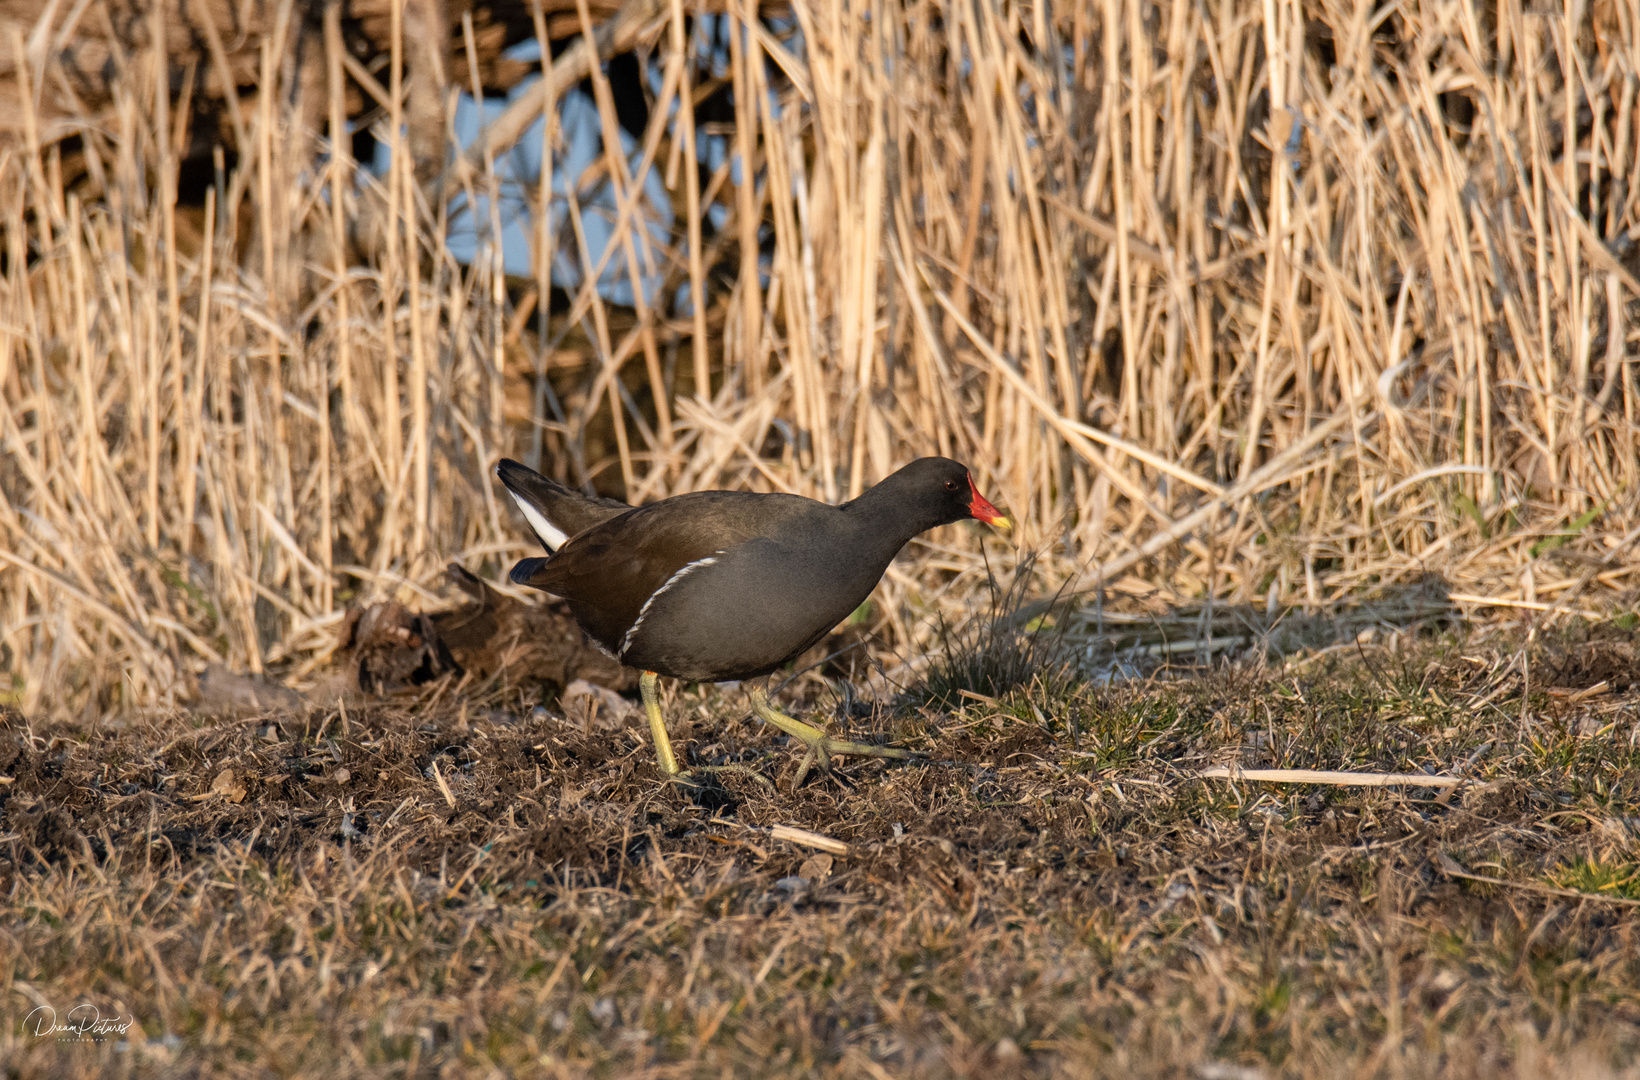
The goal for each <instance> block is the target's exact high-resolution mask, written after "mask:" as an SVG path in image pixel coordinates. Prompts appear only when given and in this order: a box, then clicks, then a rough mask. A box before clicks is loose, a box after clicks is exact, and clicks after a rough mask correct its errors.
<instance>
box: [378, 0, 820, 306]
mask: <svg viewBox="0 0 1640 1080" xmlns="http://www.w3.org/2000/svg"><path fill="white" fill-rule="evenodd" d="M765 26H766V27H768V28H769V30H770V31H771V32H772V33H774V34H775V35H776V36H777V37H779V38H781V39H782V41H783V42H784V44H785V45H786V47H787V48H788V49H790V50H791V51H792V53H793V54H794V55H797V56H799V57H801V56H803V55H804V53H805V51H806V50H805V48H804V42H803V40H802V33H801V32H800V31H799V30H798V29H797V27H796V25H795V23H794V22H792V21H791V20H766V21H765ZM729 33H730V22H729V19H728V17H727V16H722V15H705V16H700V17H698V18H696V19H695V20H694V23H693V27H692V38H693V45H694V55H695V58H696V76H695V83H696V85H697V86H698V85H699V83H700V81H701V80H702V79H703V78H708V77H710V78H720V79H721V78H727V77H728V76H729V69H730V61H729V36H728V35H729ZM506 55H507V57H508V58H509V59H512V60H518V61H523V62H525V63H529V62H532V61H538V60H539V59H540V58H541V47H540V44H539V42H537V41H535V40H534V39H530V40H528V41H524V42H520V43H519V44H518V45H515V46H513V47H512V48H510V49H508V50H507V53H506ZM748 55H761V52H760V50H756V49H755V48H754V47H752V46H751V45H750V44H748ZM766 70H767V71H768V73H769V75H768V82H769V86H770V93H769V109H770V114H771V115H772V116H774V117H776V118H778V117H779V116H780V115H781V103H780V100H779V96H778V94H777V92H776V87H777V86H778V85H779V84H781V83H782V82H783V81H784V80H783V79H782V78H781V77H780V76H779V74H778V68H777V66H776V65H774V64H769V65H768V66H767V68H766ZM664 71H665V67H664V64H663V63H654V62H650V63H647V64H645V65H644V75H643V78H644V81H645V83H646V84H647V86H648V89H649V91H650V96H651V98H652V99H653V98H655V97H658V96H659V94H660V91H661V89H662V84H663V80H664ZM540 80H541V76H540V75H539V74H534V75H531V76H529V77H528V78H526V79H524V80H523V81H521V82H520V83H519V84H518V85H516V86H514V87H513V88H512V90H511V91H509V92H508V94H507V96H506V97H504V98H501V97H494V98H485V99H483V100H477V99H475V98H473V97H472V95H471V94H467V93H463V94H461V95H460V96H459V98H458V99H457V102H456V107H455V116H454V117H453V118H452V128H453V132H454V136H455V141H456V144H457V146H458V147H459V148H460V149H462V150H464V149H466V148H467V147H468V146H471V145H472V144H473V142H474V141H475V140H476V139H477V138H478V136H479V134H480V133H481V132H482V131H483V130H484V129H485V128H486V127H487V126H488V125H490V124H492V123H494V122H495V121H496V120H497V119H498V118H499V117H500V116H501V115H502V114H503V113H504V112H506V110H507V109H508V108H509V107H510V106H511V105H512V104H513V103H514V102H515V101H517V100H518V99H519V98H521V97H522V96H524V95H526V94H528V93H530V92H531V90H532V88H534V87H535V85H536V84H537V83H539V82H540ZM679 107H680V104H679V103H678V102H673V104H672V106H671V110H670V116H669V117H668V127H669V129H670V130H671V131H673V132H674V133H675V132H676V124H677V116H678V109H679ZM555 126H556V127H557V143H558V145H557V148H556V149H555V150H554V152H553V155H552V189H551V199H550V201H549V203H548V214H549V217H548V233H549V235H550V243H551V245H552V257H551V262H550V268H551V280H552V284H553V285H555V286H557V287H559V288H562V289H565V290H570V291H574V290H577V289H579V288H581V286H582V282H583V281H584V278H585V274H586V272H587V270H588V269H589V266H588V265H586V264H584V263H583V261H582V256H581V251H580V246H579V244H578V243H577V242H576V238H575V231H574V226H573V223H572V221H571V218H570V196H571V194H572V193H573V195H574V200H575V203H576V206H577V207H578V208H579V211H580V215H581V229H582V233H583V235H584V236H585V240H586V257H587V259H588V260H589V261H590V267H596V266H598V264H599V263H603V264H604V269H603V271H602V272H601V273H600V274H599V275H598V293H599V295H600V296H602V297H603V298H604V299H605V300H606V301H608V302H609V303H612V304H619V305H622V306H625V307H632V306H634V305H635V302H636V299H637V293H636V292H635V291H634V289H633V278H634V276H636V278H637V282H638V285H639V287H640V288H641V289H642V292H643V298H644V301H645V303H646V304H649V305H652V304H654V303H655V302H656V297H657V293H658V291H659V289H660V286H661V283H662V279H663V277H664V266H665V259H664V256H663V254H662V251H661V249H662V248H664V247H665V246H667V245H668V244H672V243H674V242H675V243H676V244H677V246H678V247H679V248H680V252H679V254H680V256H681V257H683V258H687V257H688V251H687V240H686V239H684V238H683V237H682V236H678V237H676V238H674V236H673V233H674V226H675V225H677V222H676V220H675V215H674V213H673V209H672V200H671V197H670V194H669V193H668V191H667V189H666V185H665V182H664V180H663V177H662V173H661V169H662V168H663V167H664V158H662V159H661V160H660V161H657V162H655V163H652V164H651V166H650V168H649V169H648V170H647V171H646V172H645V173H644V175H642V176H638V175H637V172H638V169H639V167H640V166H641V164H642V159H643V147H642V144H641V143H640V141H639V139H638V138H637V137H634V136H633V135H632V134H631V133H630V132H628V131H626V130H624V129H621V130H620V141H621V146H620V152H621V154H622V156H623V157H624V158H625V159H626V163H627V171H628V175H630V176H631V177H632V182H633V184H634V185H636V186H637V187H638V188H639V190H640V191H641V195H640V196H639V198H638V203H637V206H636V207H635V208H634V213H635V214H636V216H637V218H638V220H639V222H640V227H639V228H638V229H636V230H634V232H633V240H634V243H633V248H634V252H633V253H634V255H635V256H636V263H637V266H636V271H637V272H636V275H634V274H633V272H632V269H631V268H629V267H628V265H627V253H626V251H625V245H624V244H621V243H619V242H618V240H617V234H616V228H615V227H616V222H617V220H618V218H619V210H620V208H619V206H618V203H617V200H616V193H615V186H614V184H613V183H612V182H611V179H610V177H609V174H608V170H607V168H605V167H604V137H603V124H602V122H601V120H600V118H599V115H598V107H597V103H596V102H595V101H594V100H593V99H592V97H591V96H590V95H589V94H587V93H586V92H585V91H583V90H581V89H579V88H572V89H570V90H569V91H567V92H566V93H564V94H563V96H562V97H561V98H560V99H559V102H558V107H557V116H556V122H555ZM545 136H546V120H545V118H544V117H542V118H537V120H536V121H535V123H534V124H532V125H531V126H530V128H529V130H528V131H527V132H525V134H524V135H523V137H522V138H520V139H519V140H518V141H517V142H516V143H514V144H513V145H512V146H511V147H510V148H508V149H507V150H506V151H505V152H503V153H501V154H499V155H498V156H497V157H496V158H495V173H496V181H497V183H496V196H497V197H496V199H495V205H494V206H493V207H492V206H491V198H490V194H489V191H488V184H487V182H486V181H485V180H484V178H483V177H482V176H477V177H475V178H474V182H473V185H472V197H471V199H469V197H468V193H467V191H465V190H460V191H457V192H456V193H455V194H454V195H453V196H452V198H451V200H450V203H449V206H448V207H447V212H448V224H447V227H446V233H445V244H446V246H447V247H448V249H449V251H450V254H451V255H452V256H453V257H454V258H455V259H456V260H457V261H458V262H461V263H463V264H468V265H470V264H472V263H474V262H477V261H484V260H487V259H490V258H493V257H494V255H493V253H494V251H495V245H496V244H499V245H500V251H501V262H502V265H503V267H504V269H505V272H506V273H507V274H508V275H509V276H513V277H521V278H533V277H534V276H535V273H536V263H535V248H536V245H537V244H538V243H540V241H541V239H542V238H541V235H540V232H541V230H540V227H539V224H538V222H537V221H536V211H537V200H538V199H539V189H540V183H541V165H542V153H543V149H544V147H543V143H544V140H545ZM695 152H696V154H697V156H698V157H699V160H700V163H701V165H702V166H703V168H704V169H705V170H706V174H707V175H711V174H712V173H714V172H716V170H718V169H720V168H722V167H723V166H724V165H725V164H726V163H727V165H728V168H729V176H728V178H727V179H728V180H729V182H730V183H731V184H734V185H738V184H739V183H740V182H741V161H740V157H739V155H738V154H737V153H736V152H735V146H734V144H733V142H732V140H731V137H730V136H729V135H726V134H723V133H722V132H711V133H709V132H707V131H705V130H701V129H699V128H697V130H696V132H695ZM390 161H391V154H390V149H389V145H388V143H387V141H386V140H382V139H378V140H377V142H376V149H375V155H374V158H373V160H372V161H371V162H370V166H369V169H370V171H371V172H373V173H374V174H375V175H376V176H378V177H381V176H385V175H386V174H387V169H388V166H389V163H390ZM589 174H590V175H589ZM722 198H723V197H722V196H720V198H719V199H718V200H714V202H713V203H712V204H711V205H710V206H707V207H705V208H704V217H705V221H704V222H703V224H705V225H706V227H707V228H709V229H712V230H715V231H720V230H722V229H723V228H725V227H727V225H728V223H729V218H730V209H729V207H728V206H727V205H725V203H724V202H723V201H722ZM677 231H678V232H680V233H681V232H682V231H683V230H682V229H681V228H679V229H678V230H677ZM612 243H614V244H616V247H615V250H614V251H612V252H610V251H609V248H610V246H611V244H612ZM606 252H608V255H607V259H606ZM760 262H762V263H763V264H764V267H763V268H764V270H765V274H766V273H767V271H768V269H769V267H768V265H767V264H768V259H767V258H764V259H763V260H760ZM672 300H673V305H674V310H676V311H678V313H680V314H684V313H687V312H688V310H689V309H690V306H691V300H692V297H690V295H689V290H688V287H687V285H685V286H683V287H682V288H680V289H679V290H678V291H677V292H676V294H675V295H674V296H673V298H672Z"/></svg>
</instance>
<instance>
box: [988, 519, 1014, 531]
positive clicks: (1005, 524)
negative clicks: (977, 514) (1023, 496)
mask: <svg viewBox="0 0 1640 1080" xmlns="http://www.w3.org/2000/svg"><path fill="white" fill-rule="evenodd" d="M991 524H992V525H995V526H996V527H997V528H999V529H1012V528H1013V527H1014V523H1013V522H1011V521H1009V520H1008V519H1007V518H1005V517H996V518H992V519H991Z"/></svg>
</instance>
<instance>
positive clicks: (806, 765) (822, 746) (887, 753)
mask: <svg viewBox="0 0 1640 1080" xmlns="http://www.w3.org/2000/svg"><path fill="white" fill-rule="evenodd" d="M752 709H753V710H754V711H755V712H756V713H757V715H758V717H759V719H761V720H764V721H766V722H767V723H770V724H773V725H774V726H775V727H777V728H779V729H780V730H781V731H784V732H785V733H786V734H787V735H790V736H791V737H792V738H794V739H796V740H798V741H799V742H801V743H802V744H803V745H804V746H805V747H806V748H807V752H806V753H804V755H803V760H802V762H801V763H800V764H799V765H798V766H797V775H796V776H795V777H793V778H792V789H793V790H794V791H795V790H796V789H797V788H798V787H800V786H801V785H802V783H803V781H804V780H805V779H806V778H807V777H808V775H809V769H810V768H811V767H818V768H819V770H820V772H821V773H822V774H825V775H831V758H832V755H834V754H847V755H849V756H852V757H881V758H894V759H896V760H898V761H915V760H917V759H918V758H920V757H922V756H923V755H921V754H919V753H917V752H916V751H914V750H902V749H900V748H899V747H897V746H875V745H873V744H871V743H859V742H851V741H849V740H848V739H834V738H832V737H831V736H830V735H827V734H826V733H825V732H824V731H822V730H821V729H820V728H817V727H815V726H814V725H813V724H805V723H804V722H803V721H801V720H799V719H797V718H796V717H793V716H787V715H786V714H785V713H783V712H781V711H780V710H779V709H776V708H775V707H774V706H773V705H771V704H769V698H768V694H767V693H766V692H765V691H763V690H761V689H754V690H753V691H752Z"/></svg>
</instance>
